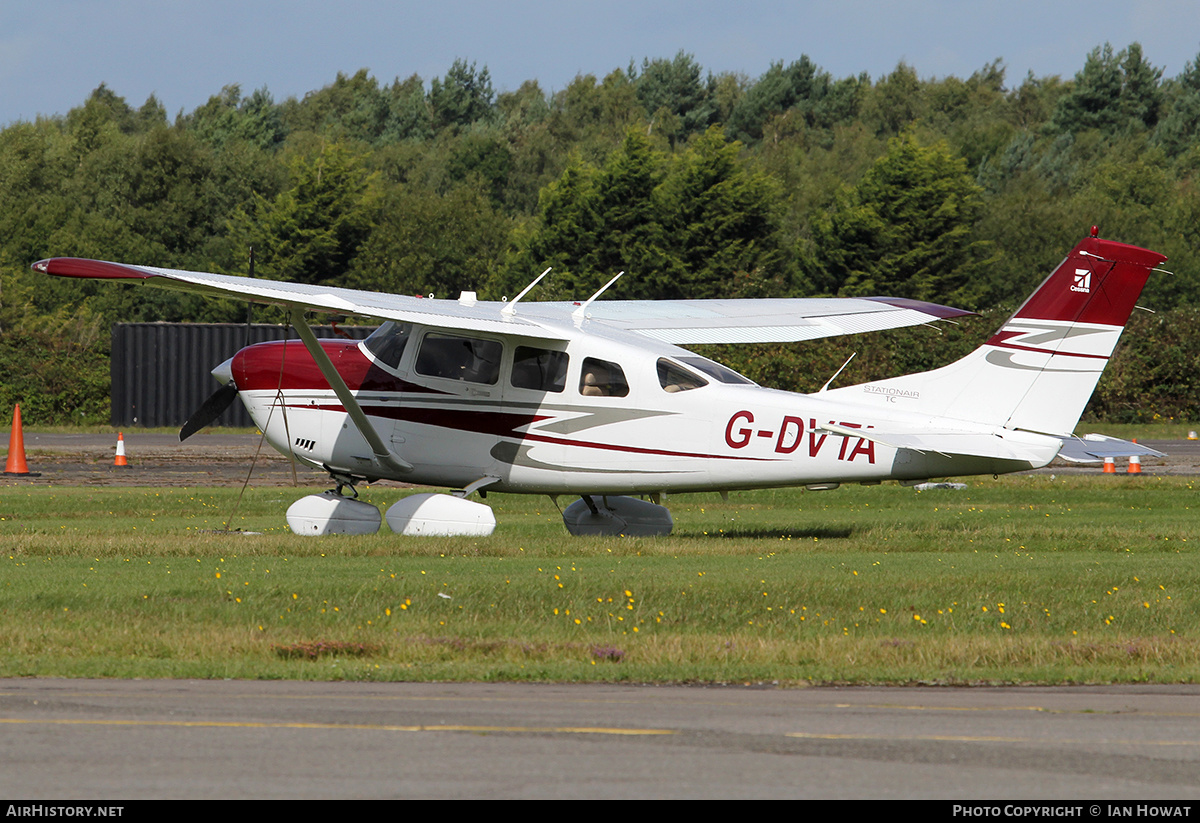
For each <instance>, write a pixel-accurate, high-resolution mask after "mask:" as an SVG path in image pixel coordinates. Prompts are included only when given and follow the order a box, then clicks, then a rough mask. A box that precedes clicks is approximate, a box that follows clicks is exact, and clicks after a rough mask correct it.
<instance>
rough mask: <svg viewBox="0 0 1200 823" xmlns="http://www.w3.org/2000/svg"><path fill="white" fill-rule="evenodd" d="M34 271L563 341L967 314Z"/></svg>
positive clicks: (821, 330)
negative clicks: (446, 294) (441, 293)
mask: <svg viewBox="0 0 1200 823" xmlns="http://www.w3.org/2000/svg"><path fill="white" fill-rule="evenodd" d="M33 268H34V270H36V271H40V272H43V273H45V274H51V275H56V276H59V277H81V278H90V279H103V280H137V281H143V282H145V283H146V284H147V285H153V286H159V287H162V288H168V289H175V290H178V291H187V292H192V293H196V294H202V295H207V296H210V297H228V298H233V299H236V300H247V301H251V302H255V303H266V304H271V305H280V306H286V307H289V308H301V309H312V310H316V311H326V312H336V313H339V314H352V315H359V316H364V317H373V318H378V319H382V320H397V321H404V322H412V323H418V324H423V325H429V326H440V327H443V328H452V329H464V330H473V331H485V332H494V333H496V332H498V333H507V334H520V335H527V336H529V337H538V338H543V339H549V340H567V339H569V338H570V337H571V332H570V329H572V328H573V327H577V326H580V325H581V324H587V325H588V326H589V329H588V330H589V331H601V330H602V329H604V328H612V329H617V330H622V331H625V332H631V333H634V334H640V335H642V336H644V337H647V338H650V339H653V340H657V341H660V342H664V343H672V344H676V345H689V344H700V343H786V342H795V341H800V340H814V339H817V338H821V337H833V336H837V335H843V334H857V333H860V332H866V331H879V330H882V329H894V328H900V327H902V326H915V325H920V324H923V323H930V322H932V321H935V320H947V319H951V318H954V317H962V316H966V315H970V314H973V312H968V311H963V310H961V309H954V308H950V307H948V306H939V305H936V304H934V303H924V302H921V301H917V300H904V299H899V298H886V297H868V298H778V299H774V298H764V299H745V300H606V301H600V302H595V303H591V304H589V305H587V306H584V307H583V309H584V311H585V312H586V313H585V314H583V315H582V316H581V315H580V308H581V307H580V305H579V304H577V303H561V302H548V303H537V302H530V303H521V304H519V306H518V305H512V304H506V303H502V302H489V301H475V300H473V299H459V300H445V299H443V300H435V299H429V298H421V297H409V296H407V295H393V294H384V293H381V292H368V291H359V290H356V289H344V288H335V287H331V286H312V285H305V284H299V283H284V282H279V281H274V280H262V279H257V278H249V277H234V276H230V275H224V274H210V273H207V272H193V271H182V270H179V269H163V268H158V267H154V266H134V265H128V264H125V263H110V262H105V261H101V260H86V259H82V258H75V257H55V258H50V259H47V260H40V261H38V262H37V263H35V264H34V265H33ZM506 306H507V310H506ZM593 324H594V325H593Z"/></svg>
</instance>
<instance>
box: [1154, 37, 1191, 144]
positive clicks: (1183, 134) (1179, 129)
mask: <svg viewBox="0 0 1200 823" xmlns="http://www.w3.org/2000/svg"><path fill="white" fill-rule="evenodd" d="M1169 94H1170V104H1169V107H1168V109H1167V112H1166V115H1165V116H1164V117H1163V118H1162V119H1161V120H1160V121H1159V123H1158V126H1157V127H1156V128H1155V130H1154V140H1155V142H1156V143H1158V145H1160V146H1162V147H1163V149H1164V150H1165V151H1166V152H1167V153H1168V154H1170V155H1171V156H1176V155H1179V154H1181V153H1183V152H1184V151H1186V150H1187V149H1188V148H1191V147H1192V146H1195V145H1196V143H1197V137H1200V56H1197V58H1196V59H1194V60H1191V61H1189V62H1188V63H1187V65H1185V66H1184V67H1183V72H1182V73H1181V74H1180V75H1179V76H1178V77H1176V78H1175V79H1174V80H1173V81H1172V82H1171V83H1170V86H1169Z"/></svg>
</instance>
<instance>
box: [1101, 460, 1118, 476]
mask: <svg viewBox="0 0 1200 823" xmlns="http://www.w3.org/2000/svg"><path fill="white" fill-rule="evenodd" d="M1104 473H1105V474H1116V473H1117V464H1116V461H1114V460H1113V459H1112V458H1111V457H1106V458H1104Z"/></svg>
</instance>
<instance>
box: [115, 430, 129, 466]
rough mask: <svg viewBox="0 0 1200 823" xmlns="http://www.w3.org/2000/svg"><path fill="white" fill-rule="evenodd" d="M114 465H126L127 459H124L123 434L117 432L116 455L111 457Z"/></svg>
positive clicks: (127, 463)
mask: <svg viewBox="0 0 1200 823" xmlns="http://www.w3.org/2000/svg"><path fill="white" fill-rule="evenodd" d="M113 465H114V466H128V465H129V461H128V460H126V459H125V435H124V434H122V433H121V432H117V456H116V457H115V458H113Z"/></svg>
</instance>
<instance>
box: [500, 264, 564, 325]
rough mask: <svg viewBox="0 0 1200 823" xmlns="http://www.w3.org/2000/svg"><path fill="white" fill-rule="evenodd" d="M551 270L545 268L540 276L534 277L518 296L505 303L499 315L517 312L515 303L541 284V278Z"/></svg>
mask: <svg viewBox="0 0 1200 823" xmlns="http://www.w3.org/2000/svg"><path fill="white" fill-rule="evenodd" d="M551 268H553V266H549V267H547V268H546V270H545V271H544V272H542V273H541V274H539V275H538V276H537V277H535V278H534V279H533V282H532V283H530V284H529V285H528V286H526V287H525V288H524V289H522V290H521V293H520V294H518V295H517V296H516V297H514V298H513V299H512V300H509V301H508V302H507V303H505V304H504V308H502V309H500V313H501V314H512V313H513V312H515V311H516V310H517V301H518V300H520V299H521V298H522V297H524V296H525V295H527V294H529V290H530V289H532V288H533V287H534V286H536V285H537V284H538V283H541V282H542V278H543V277H545V276H546V275H547V274H549V273H550V269H551Z"/></svg>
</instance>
